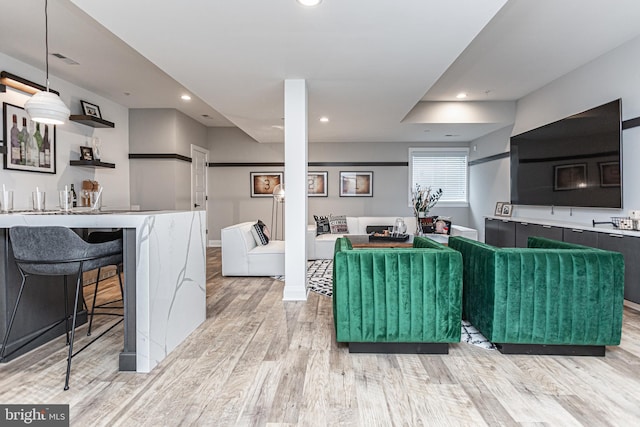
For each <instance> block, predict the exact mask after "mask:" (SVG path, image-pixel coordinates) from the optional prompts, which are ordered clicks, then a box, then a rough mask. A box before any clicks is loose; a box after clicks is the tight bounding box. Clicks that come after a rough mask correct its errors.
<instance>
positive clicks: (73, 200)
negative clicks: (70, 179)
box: [71, 184, 78, 208]
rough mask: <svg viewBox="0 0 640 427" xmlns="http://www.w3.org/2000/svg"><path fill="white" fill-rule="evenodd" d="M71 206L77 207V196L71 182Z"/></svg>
mask: <svg viewBox="0 0 640 427" xmlns="http://www.w3.org/2000/svg"><path fill="white" fill-rule="evenodd" d="M71 206H72V207H74V208H76V207H78V196H77V195H76V190H75V188H73V184H71Z"/></svg>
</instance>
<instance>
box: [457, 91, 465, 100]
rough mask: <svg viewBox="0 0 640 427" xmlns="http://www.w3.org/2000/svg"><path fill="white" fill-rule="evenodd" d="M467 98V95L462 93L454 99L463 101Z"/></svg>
mask: <svg viewBox="0 0 640 427" xmlns="http://www.w3.org/2000/svg"><path fill="white" fill-rule="evenodd" d="M466 97H467V94H466V93H464V92H460V93H459V94H457V95H456V98H458V99H465V98H466Z"/></svg>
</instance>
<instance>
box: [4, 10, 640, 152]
mask: <svg viewBox="0 0 640 427" xmlns="http://www.w3.org/2000/svg"><path fill="white" fill-rule="evenodd" d="M3 2H7V3H11V7H10V8H6V7H5V8H4V9H5V12H6V10H10V11H11V13H4V12H3V13H2V14H0V52H3V53H6V54H7V55H9V56H12V57H14V58H16V59H18V60H21V61H24V62H26V63H28V64H31V65H33V66H36V67H39V68H44V47H43V40H44V28H43V22H44V14H43V12H44V0H20V1H18V0H11V1H10V0H3ZM504 4H505V0H483V1H477V0H457V1H448V2H445V1H441V0H403V1H401V2H398V1H393V0H376V1H375V2H373V1H367V0H349V1H347V0H324V1H323V3H322V4H321V5H320V6H318V7H315V8H312V9H305V8H302V7H301V6H299V5H298V4H297V3H296V2H295V0H269V1H264V0H262V1H260V0H235V1H222V0H217V1H215V0H209V1H207V0H183V1H180V2H173V1H171V2H170V1H162V2H158V1H156V2H152V1H149V0H147V1H141V0H140V1H130V0H110V1H100V2H97V1H95V0H52V1H50V4H49V26H50V29H49V42H50V48H49V51H50V53H55V52H59V53H61V54H63V55H65V56H67V57H69V58H72V59H74V60H75V61H77V62H79V63H80V64H79V65H67V64H65V63H64V62H62V61H60V60H59V59H57V58H53V57H51V59H50V72H51V74H53V75H55V76H58V77H60V78H63V79H65V80H68V81H70V82H73V83H75V84H77V85H79V86H82V87H84V88H86V89H89V90H91V91H93V92H95V93H97V94H100V95H103V96H105V97H107V98H109V99H112V100H114V101H115V102H118V103H120V104H122V105H125V106H127V107H130V108H176V109H178V110H180V111H183V112H184V113H185V114H188V115H189V116H191V117H193V118H194V119H196V120H198V121H199V122H201V123H203V124H205V125H207V126H238V127H239V128H241V129H242V130H244V131H245V132H246V133H247V134H249V135H250V136H252V137H253V138H254V139H256V140H257V141H259V142H282V140H283V133H282V131H281V130H280V129H278V127H280V126H282V124H283V122H282V117H283V110H284V107H283V99H284V96H283V90H284V84H283V82H284V80H285V79H299V78H303V79H306V81H307V87H308V99H309V140H310V141H311V142H316V141H318V142H341V141H345V142H346V141H384V142H417V141H469V140H472V139H475V138H478V137H480V136H482V135H485V134H487V133H489V132H491V131H493V130H496V129H498V128H500V127H504V126H506V125H509V124H510V123H509V120H512V118H513V114H511V115H506V116H505V119H504V120H492V121H491V122H486V123H465V119H464V118H463V119H461V120H456V121H455V123H452V122H442V121H440V122H437V121H434V120H427V119H424V120H422V121H421V120H411V121H406V122H404V123H403V119H405V117H406V116H407V114H408V113H410V112H411V111H412V109H414V107H415V109H414V110H417V109H425V110H428V109H429V108H432V107H437V105H438V104H437V101H452V100H455V95H456V94H457V93H458V92H460V91H466V92H468V93H469V98H468V100H473V101H513V100H517V99H519V98H521V97H522V96H524V95H526V94H528V93H530V92H531V91H533V90H535V89H537V88H540V87H542V86H544V85H545V84H547V83H549V82H550V81H552V80H554V79H556V78H558V77H559V76H561V75H563V74H566V73H567V72H569V71H571V70H573V69H575V68H577V67H579V66H581V65H583V64H585V63H587V62H589V61H591V60H593V59H595V58H596V57H598V56H600V55H602V54H603V53H605V52H607V51H609V50H611V49H613V48H615V47H617V46H619V45H620V44H622V43H624V42H625V41H628V40H630V39H632V38H635V37H637V36H638V35H640V25H638V22H640V2H638V1H637V0H615V1H612V0H562V1H557V0H536V1H527V0H509V1H508V2H506V5H505V6H504V7H502V6H503V5H504ZM85 12H86V13H85ZM87 14H89V15H91V17H90V16H89V15H87ZM98 22H99V23H100V24H98ZM114 34H115V35H114ZM123 40H124V42H123ZM125 42H126V43H125ZM146 58H148V59H146ZM154 64H155V65H154ZM7 71H11V70H7ZM184 92H188V93H190V94H191V95H192V96H193V97H194V99H193V100H192V101H190V102H189V103H185V102H183V101H181V100H180V99H179V95H181V94H182V93H184ZM125 93H129V94H130V95H125ZM421 100H422V102H420V101H421ZM460 102H462V101H460ZM476 105H480V106H481V104H479V103H476ZM203 114H206V115H208V116H210V118H203V117H202V115H203ZM320 116H328V117H329V118H330V122H329V123H327V124H322V123H319V121H318V119H319V118H320ZM411 116H412V117H414V118H415V117H434V116H438V115H437V114H416V112H415V111H414V114H412V115H411ZM445 135H457V136H453V137H451V136H449V137H447V136H445Z"/></svg>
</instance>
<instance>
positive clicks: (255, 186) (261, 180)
mask: <svg viewBox="0 0 640 427" xmlns="http://www.w3.org/2000/svg"><path fill="white" fill-rule="evenodd" d="M249 175H250V181H251V197H272V194H273V189H274V188H276V185H278V184H282V183H283V182H284V172H249Z"/></svg>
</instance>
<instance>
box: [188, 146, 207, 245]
mask: <svg viewBox="0 0 640 427" xmlns="http://www.w3.org/2000/svg"><path fill="white" fill-rule="evenodd" d="M208 165H209V150H207V149H205V148H202V147H198V146H197V145H193V144H191V210H194V211H205V226H206V229H207V231H206V232H207V236H208V233H209V215H208V206H207V200H208V197H207V167H208Z"/></svg>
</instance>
